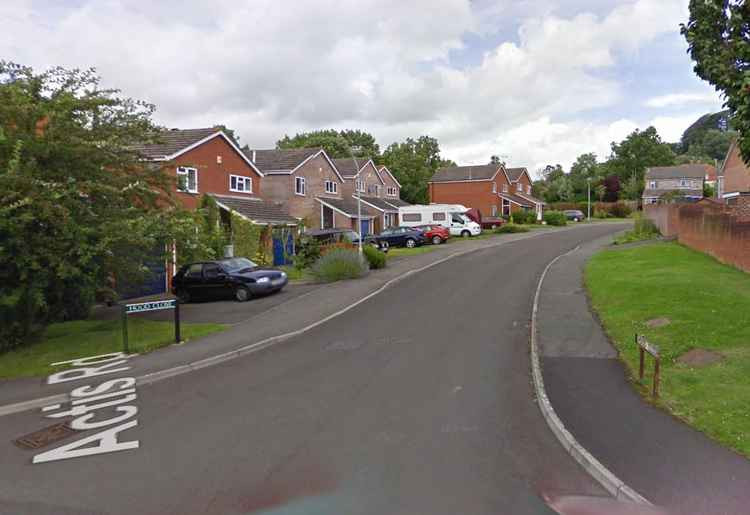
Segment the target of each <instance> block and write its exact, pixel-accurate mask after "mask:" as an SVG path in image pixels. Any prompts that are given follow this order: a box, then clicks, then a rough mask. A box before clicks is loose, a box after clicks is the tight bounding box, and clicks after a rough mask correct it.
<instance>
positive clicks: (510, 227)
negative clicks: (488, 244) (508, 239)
mask: <svg viewBox="0 0 750 515" xmlns="http://www.w3.org/2000/svg"><path fill="white" fill-rule="evenodd" d="M517 232H529V228H528V227H524V226H523V225H518V224H513V223H510V224H505V225H501V226H500V227H498V228H496V229H495V233H496V234H513V233H517Z"/></svg>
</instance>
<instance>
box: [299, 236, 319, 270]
mask: <svg viewBox="0 0 750 515" xmlns="http://www.w3.org/2000/svg"><path fill="white" fill-rule="evenodd" d="M318 259H320V243H319V242H318V240H316V239H315V238H310V237H309V236H303V237H302V238H300V240H299V242H297V254H295V256H294V267H295V268H296V269H297V270H302V269H303V268H309V267H311V266H312V265H313V263H315V262H316V261H317V260H318Z"/></svg>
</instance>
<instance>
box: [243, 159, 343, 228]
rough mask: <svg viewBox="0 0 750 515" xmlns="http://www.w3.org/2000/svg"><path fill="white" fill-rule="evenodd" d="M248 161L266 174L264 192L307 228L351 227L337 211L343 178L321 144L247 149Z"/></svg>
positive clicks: (341, 197)
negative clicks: (304, 146) (288, 147)
mask: <svg viewBox="0 0 750 515" xmlns="http://www.w3.org/2000/svg"><path fill="white" fill-rule="evenodd" d="M246 155H247V156H248V158H249V159H250V161H251V162H252V163H253V164H254V165H255V166H257V167H258V168H259V169H260V170H261V171H262V172H263V173H264V174H265V182H264V190H263V192H264V196H265V197H266V198H267V199H268V200H270V201H273V202H275V203H277V204H280V205H283V206H284V207H285V208H286V209H287V210H288V211H289V214H290V215H292V216H293V217H295V218H297V219H299V220H301V222H302V224H303V225H304V227H305V228H306V229H320V228H330V227H352V221H351V218H350V217H349V216H348V215H347V214H345V213H341V212H340V211H341V210H339V211H338V212H337V210H336V208H335V207H334V208H331V207H326V206H339V205H340V204H341V202H342V201H343V199H344V179H343V177H342V176H341V174H340V173H339V171H338V170H337V169H336V167H335V166H334V164H333V162H332V161H331V159H330V158H329V157H328V154H326V152H325V151H324V150H322V149H320V148H294V149H267V150H249V151H246Z"/></svg>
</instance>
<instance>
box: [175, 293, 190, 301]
mask: <svg viewBox="0 0 750 515" xmlns="http://www.w3.org/2000/svg"><path fill="white" fill-rule="evenodd" d="M177 298H178V299H179V300H180V303H181V304H187V303H188V302H190V292H189V291H187V290H177Z"/></svg>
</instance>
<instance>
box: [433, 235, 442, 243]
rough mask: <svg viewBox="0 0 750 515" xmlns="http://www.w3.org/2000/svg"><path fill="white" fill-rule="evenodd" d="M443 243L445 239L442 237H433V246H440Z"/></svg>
mask: <svg viewBox="0 0 750 515" xmlns="http://www.w3.org/2000/svg"><path fill="white" fill-rule="evenodd" d="M441 243H443V239H442V238H441V237H440V236H433V237H432V244H433V245H440V244H441Z"/></svg>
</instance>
